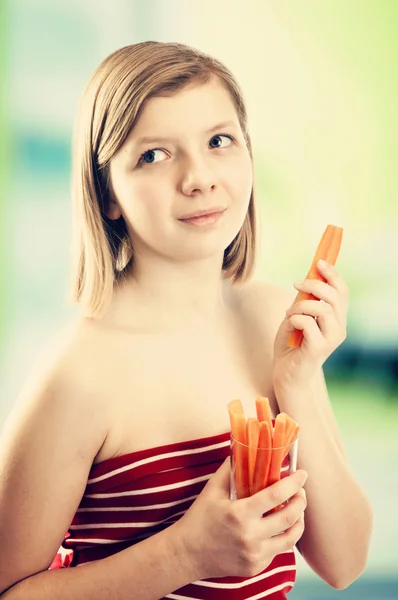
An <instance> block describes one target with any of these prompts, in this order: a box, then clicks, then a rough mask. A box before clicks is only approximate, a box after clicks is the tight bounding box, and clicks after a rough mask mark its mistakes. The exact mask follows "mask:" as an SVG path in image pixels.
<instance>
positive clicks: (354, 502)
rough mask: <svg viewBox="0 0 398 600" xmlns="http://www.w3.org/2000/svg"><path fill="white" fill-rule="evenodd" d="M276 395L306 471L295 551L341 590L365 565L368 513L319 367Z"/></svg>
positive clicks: (370, 514) (367, 507)
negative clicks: (304, 383)
mask: <svg viewBox="0 0 398 600" xmlns="http://www.w3.org/2000/svg"><path fill="white" fill-rule="evenodd" d="M276 397H277V401H278V405H279V408H280V410H281V411H283V412H286V413H287V414H289V415H290V416H291V417H292V418H293V419H294V420H295V421H297V422H298V423H299V424H300V427H301V429H300V438H299V460H298V467H299V468H300V469H305V470H306V471H307V472H308V479H307V482H306V485H305V490H306V494H307V508H306V511H305V529H304V533H303V535H302V537H301V539H300V542H299V550H300V552H301V554H302V555H303V557H304V559H305V560H306V562H307V563H308V564H309V565H310V567H311V568H312V569H313V570H314V571H315V572H316V573H317V574H318V575H319V576H320V577H321V578H322V579H323V580H324V581H325V582H326V583H328V584H329V585H330V586H332V587H334V588H336V589H344V588H346V587H347V586H348V585H350V583H352V582H353V581H354V580H355V579H357V578H358V577H359V575H361V573H362V572H363V570H364V569H365V566H366V562H367V556H368V551H369V544H370V537H371V532H372V525H373V516H372V509H371V506H370V504H369V501H368V499H367V497H366V495H365V493H364V491H363V489H362V488H361V486H360V485H359V484H358V482H357V481H356V479H355V477H354V475H353V473H352V471H351V469H350V466H349V464H348V461H347V459H346V457H345V453H344V450H343V445H342V442H341V438H340V435H339V432H338V428H337V425H336V422H335V419H334V415H333V412H332V409H331V406H330V402H329V397H328V392H327V389H326V385H325V380H324V377H323V372H322V369H320V370H319V371H318V373H317V374H316V375H315V376H314V378H313V380H312V382H311V384H310V385H308V387H307V388H304V389H302V390H296V391H295V392H294V395H293V393H291V394H289V393H288V392H287V393H284V392H282V391H281V392H279V393H278V391H277V390H276Z"/></svg>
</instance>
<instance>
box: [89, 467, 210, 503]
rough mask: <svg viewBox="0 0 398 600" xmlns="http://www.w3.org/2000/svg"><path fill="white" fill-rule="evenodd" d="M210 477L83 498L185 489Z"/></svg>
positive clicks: (139, 494) (138, 494)
mask: <svg viewBox="0 0 398 600" xmlns="http://www.w3.org/2000/svg"><path fill="white" fill-rule="evenodd" d="M211 476H212V473H210V475H202V477H196V478H195V479H188V480H186V481H180V482H179V483H173V484H172V485H160V486H158V487H155V488H146V489H144V490H133V491H131V492H118V493H116V494H86V495H85V496H84V497H85V498H121V497H122V496H142V495H143V494H153V493H155V492H162V491H166V490H174V489H177V488H181V487H185V486H186V485H190V484H191V483H199V482H200V481H206V479H210V477H211Z"/></svg>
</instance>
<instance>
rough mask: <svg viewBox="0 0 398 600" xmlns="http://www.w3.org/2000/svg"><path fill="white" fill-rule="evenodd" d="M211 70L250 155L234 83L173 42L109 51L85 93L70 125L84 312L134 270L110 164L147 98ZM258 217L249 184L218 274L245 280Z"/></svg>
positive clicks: (105, 301) (100, 308)
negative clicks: (113, 204)
mask: <svg viewBox="0 0 398 600" xmlns="http://www.w3.org/2000/svg"><path fill="white" fill-rule="evenodd" d="M211 77H217V78H218V80H219V81H220V82H221V83H222V84H223V85H224V86H225V88H226V89H227V91H228V92H229V94H230V96H231V99H232V101H233V103H234V105H235V108H236V111H237V115H238V118H239V122H240V126H241V129H242V132H243V134H244V137H245V140H246V144H247V147H248V150H249V153H250V156H252V148H251V142H250V137H249V133H248V129H247V114H246V108H245V105H244V100H243V97H242V93H241V91H240V88H239V86H238V84H237V82H236V81H235V79H234V77H233V75H232V74H231V72H230V71H229V70H228V69H227V68H226V67H225V66H224V65H223V64H222V63H220V62H219V61H218V60H216V59H214V58H212V57H210V56H208V55H206V54H203V53H202V52H200V51H199V50H196V49H194V48H191V47H189V46H186V45H183V44H178V43H162V42H142V43H139V44H133V45H130V46H125V47H124V48H120V49H119V50H117V51H116V52H113V53H112V54H110V55H109V56H108V57H107V58H106V59H105V60H104V61H103V62H102V63H101V64H100V65H99V67H98V68H97V70H96V71H95V72H94V74H93V76H92V78H91V80H90V81H89V83H88V86H87V88H86V90H85V92H84V94H83V98H82V102H81V105H80V110H79V113H78V117H77V120H76V126H75V132H74V153H73V189H72V193H73V200H74V258H75V261H74V264H73V272H72V294H71V296H72V301H73V302H74V303H78V304H80V306H81V307H82V308H83V311H84V313H85V315H86V316H89V317H93V318H99V317H101V316H102V315H103V314H104V313H105V312H106V310H107V308H108V307H109V303H110V301H111V298H112V294H113V290H114V286H115V283H116V282H117V281H118V280H120V278H122V277H124V276H125V275H126V274H128V273H129V272H131V271H132V270H133V265H134V245H133V242H134V241H133V240H130V239H129V235H128V232H127V228H126V224H125V222H124V220H123V217H120V218H119V219H117V220H116V221H113V220H111V219H109V218H108V217H107V210H108V206H109V193H110V187H109V182H110V181H109V179H110V178H109V164H110V161H111V159H112V157H113V156H114V155H115V154H116V152H117V151H118V150H119V148H120V147H121V146H122V144H123V143H124V141H125V140H126V138H127V136H128V134H129V133H130V132H131V130H132V128H133V127H134V125H135V123H136V121H137V118H138V116H139V112H140V110H141V109H142V108H143V106H144V103H145V101H146V100H148V99H149V98H151V97H154V96H160V95H165V94H173V93H175V92H177V91H178V90H180V89H182V88H183V87H184V86H185V85H186V84H188V83H190V82H193V81H198V82H200V83H205V82H207V81H208V80H209V79H210V78H211ZM255 246H256V217H255V207H254V198H253V190H252V192H251V196H250V202H249V207H248V212H247V215H246V218H245V220H244V223H243V225H242V227H241V229H240V231H239V233H238V234H237V235H236V237H235V239H234V240H233V241H232V242H231V244H230V245H229V246H228V247H227V248H226V250H225V252H224V260H223V266H222V270H223V276H224V277H225V278H229V279H231V280H232V281H233V282H238V281H240V282H243V281H246V280H247V278H248V277H249V276H250V274H251V273H252V271H253V268H254V261H255Z"/></svg>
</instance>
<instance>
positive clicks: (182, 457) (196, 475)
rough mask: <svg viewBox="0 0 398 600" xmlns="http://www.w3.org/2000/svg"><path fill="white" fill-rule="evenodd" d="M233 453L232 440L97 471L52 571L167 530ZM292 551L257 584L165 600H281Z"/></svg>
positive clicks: (155, 452) (181, 592)
mask: <svg viewBox="0 0 398 600" xmlns="http://www.w3.org/2000/svg"><path fill="white" fill-rule="evenodd" d="M229 452H230V434H229V432H226V433H221V434H219V435H214V436H210V437H206V438H200V439H195V440H189V441H185V442H177V443H174V444H168V445H165V446H158V447H156V448H150V449H147V450H139V451H137V452H132V453H130V454H125V455H123V456H117V457H114V458H110V459H107V460H105V461H103V462H101V463H98V464H96V465H93V466H92V468H91V470H90V473H89V478H88V481H87V486H86V489H85V492H84V495H83V497H82V500H81V502H80V505H79V507H78V509H77V512H76V515H75V516H74V518H73V521H72V523H71V525H70V527H69V531H68V533H67V534H66V536H65V539H64V542H63V544H62V546H61V548H60V549H59V551H58V554H57V556H56V557H55V559H54V561H53V563H52V565H51V567H50V569H56V568H63V567H75V566H79V565H83V564H85V563H88V562H91V561H93V560H98V559H101V558H105V557H107V556H110V555H111V554H115V553H116V552H120V551H121V550H123V549H125V548H127V547H128V546H131V545H133V544H136V543H137V542H140V541H141V540H144V539H145V538H148V537H150V536H151V535H153V534H155V533H157V532H159V531H161V530H163V529H165V528H166V527H168V526H169V525H171V524H172V523H174V522H175V521H177V520H178V519H180V518H181V516H182V515H183V514H184V513H185V511H187V510H188V508H189V507H190V506H191V504H192V503H193V502H194V500H195V499H196V498H197V497H198V495H199V494H200V492H201V491H202V489H203V487H204V486H205V484H206V482H207V481H208V479H210V477H211V476H212V474H213V473H214V472H215V471H216V470H217V469H218V468H219V467H220V466H221V464H222V462H223V461H224V460H225V458H226V457H227V456H229ZM295 577H296V563H295V555H294V551H293V550H291V551H288V552H284V553H283V554H279V555H278V556H276V557H275V558H274V560H273V561H272V562H271V564H270V565H268V567H267V568H266V569H265V570H264V571H263V572H262V573H260V574H258V575H256V576H254V577H248V578H246V577H222V578H212V579H205V580H201V581H195V582H193V583H190V584H189V585H186V586H184V587H182V588H180V589H178V590H175V591H174V592H172V593H170V594H167V596H165V597H164V598H163V599H161V600H165V599H166V598H167V599H170V600H260V599H261V598H267V599H268V600H283V599H285V598H286V593H287V592H289V591H290V590H291V589H292V587H293V584H294V581H295Z"/></svg>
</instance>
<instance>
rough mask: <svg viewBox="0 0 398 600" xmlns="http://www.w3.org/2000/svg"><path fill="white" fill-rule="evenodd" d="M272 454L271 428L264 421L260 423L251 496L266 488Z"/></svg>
mask: <svg viewBox="0 0 398 600" xmlns="http://www.w3.org/2000/svg"><path fill="white" fill-rule="evenodd" d="M271 454H272V427H271V428H270V426H269V424H268V423H267V422H266V421H263V422H262V423H260V435H259V439H258V450H257V456H256V465H255V468H254V477H253V486H252V494H256V493H257V492H259V491H260V490H263V489H264V488H265V487H266V486H267V479H268V470H269V466H270V464H271Z"/></svg>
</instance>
